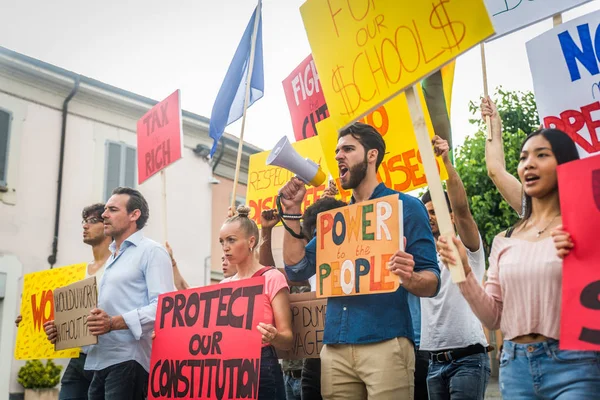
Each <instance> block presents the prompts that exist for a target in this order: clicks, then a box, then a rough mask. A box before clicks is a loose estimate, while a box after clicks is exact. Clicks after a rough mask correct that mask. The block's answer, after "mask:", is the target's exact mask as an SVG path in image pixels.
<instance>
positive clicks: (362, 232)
mask: <svg viewBox="0 0 600 400" xmlns="http://www.w3.org/2000/svg"><path fill="white" fill-rule="evenodd" d="M403 237H404V234H403V223H402V201H400V200H399V199H398V195H390V196H385V197H381V198H378V199H374V200H369V201H365V202H360V203H356V204H352V205H349V206H346V207H342V208H337V209H335V210H331V211H325V212H322V213H320V214H319V215H318V217H317V297H336V296H354V295H362V294H375V293H388V292H393V291H395V290H396V289H398V287H399V286H400V279H399V278H398V276H396V275H394V274H392V273H391V272H390V271H388V269H387V268H386V266H387V262H388V261H389V259H390V258H391V257H392V256H393V255H394V254H395V253H396V252H397V251H398V250H402V249H403V248H404V241H403Z"/></svg>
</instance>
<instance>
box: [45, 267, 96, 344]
mask: <svg viewBox="0 0 600 400" xmlns="http://www.w3.org/2000/svg"><path fill="white" fill-rule="evenodd" d="M97 304H98V289H97V287H96V277H95V276H92V277H91V278H87V279H84V280H81V281H78V282H75V283H72V284H70V285H68V286H64V287H61V288H58V289H56V290H54V324H55V325H56V329H57V331H58V338H57V339H56V344H55V350H56V351H58V350H65V349H74V348H78V347H81V346H87V345H90V344H96V343H98V337H97V336H94V335H92V334H91V333H90V331H89V329H88V326H87V318H88V315H90V311H91V310H92V309H94V308H96V306H97Z"/></svg>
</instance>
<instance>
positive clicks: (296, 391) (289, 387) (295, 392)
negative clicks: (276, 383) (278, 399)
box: [283, 374, 302, 400]
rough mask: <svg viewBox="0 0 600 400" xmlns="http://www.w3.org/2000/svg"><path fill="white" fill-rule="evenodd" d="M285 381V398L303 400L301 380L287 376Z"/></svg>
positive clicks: (284, 378) (284, 377)
mask: <svg viewBox="0 0 600 400" xmlns="http://www.w3.org/2000/svg"><path fill="white" fill-rule="evenodd" d="M283 380H284V382H285V398H286V399H287V400H301V395H302V384H301V380H300V378H294V377H293V376H291V375H287V374H285V375H284V376H283Z"/></svg>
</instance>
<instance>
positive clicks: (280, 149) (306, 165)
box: [267, 136, 325, 186]
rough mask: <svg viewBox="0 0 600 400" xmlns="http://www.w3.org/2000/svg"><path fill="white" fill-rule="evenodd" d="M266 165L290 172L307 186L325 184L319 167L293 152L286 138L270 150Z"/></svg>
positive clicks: (323, 174)
mask: <svg viewBox="0 0 600 400" xmlns="http://www.w3.org/2000/svg"><path fill="white" fill-rule="evenodd" d="M267 165H276V166H278V167H281V168H285V169H287V170H288V171H292V172H293V173H294V174H296V176H297V177H298V179H300V180H301V181H302V182H304V183H306V184H307V185H312V186H320V185H321V184H322V183H323V182H325V173H324V172H323V170H322V169H321V167H320V166H319V165H318V164H316V163H315V162H313V161H312V160H310V159H308V158H302V156H301V155H300V154H298V152H296V150H294V148H293V147H292V145H291V144H290V141H289V140H288V138H287V136H284V137H282V138H281V140H279V142H277V144H276V145H275V147H274V148H273V150H271V153H269V157H268V158H267Z"/></svg>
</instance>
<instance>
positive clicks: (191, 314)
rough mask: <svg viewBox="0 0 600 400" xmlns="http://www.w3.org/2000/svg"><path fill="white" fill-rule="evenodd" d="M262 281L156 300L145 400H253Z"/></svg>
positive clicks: (255, 389) (201, 289)
mask: <svg viewBox="0 0 600 400" xmlns="http://www.w3.org/2000/svg"><path fill="white" fill-rule="evenodd" d="M264 286H265V278H264V276H261V277H258V278H251V279H244V280H241V281H236V282H231V283H224V284H220V285H213V286H208V287H201V288H194V289H188V290H183V291H180V292H173V293H166V294H162V295H160V296H159V298H158V307H157V312H156V322H155V326H154V331H155V333H156V337H155V339H154V342H153V344H152V356H151V361H150V379H149V383H148V384H149V387H148V399H150V400H152V399H175V398H178V399H193V398H197V399H219V400H221V399H240V398H242V399H257V398H258V382H259V377H260V376H259V375H260V358H261V340H262V335H261V334H260V332H258V330H257V329H256V326H257V325H258V323H259V322H261V321H262V320H263V315H264V302H265V300H264V296H265V295H264Z"/></svg>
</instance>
